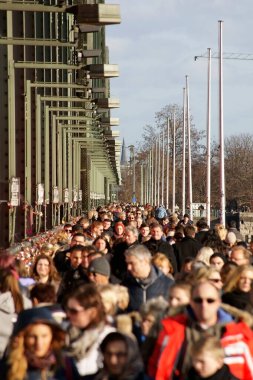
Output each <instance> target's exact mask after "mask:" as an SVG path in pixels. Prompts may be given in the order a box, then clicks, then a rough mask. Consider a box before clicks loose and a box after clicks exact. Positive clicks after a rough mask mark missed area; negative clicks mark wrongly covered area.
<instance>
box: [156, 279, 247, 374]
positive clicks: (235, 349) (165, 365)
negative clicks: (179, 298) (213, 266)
mask: <svg viewBox="0 0 253 380" xmlns="http://www.w3.org/2000/svg"><path fill="white" fill-rule="evenodd" d="M206 335H211V336H216V337H217V338H218V339H220V340H221V343H222V346H223V348H224V351H225V356H226V358H225V363H227V364H228V365H229V367H230V370H231V371H232V373H233V374H234V376H237V377H238V378H239V379H243V380H247V379H252V376H253V374H252V364H253V360H252V353H253V345H252V339H253V332H252V330H251V329H250V327H249V326H248V325H247V324H246V323H245V322H242V321H240V322H238V323H237V322H234V321H233V319H232V316H231V315H230V314H228V313H227V312H225V311H224V309H222V308H221V298H220V293H219V291H218V289H217V288H216V287H215V286H214V285H213V284H212V283H210V282H200V283H198V284H197V285H196V286H194V287H193V289H192V292H191V301H190V306H188V307H187V308H186V309H185V312H184V313H182V314H178V315H176V316H173V317H168V318H166V319H165V320H164V321H163V330H162V331H161V333H160V335H159V338H158V340H157V342H156V346H155V349H154V352H153V355H152V357H151V359H150V362H149V375H151V377H154V375H155V373H156V376H155V378H156V380H165V379H166V380H169V379H173V378H174V377H173V376H174V375H175V374H177V376H178V378H179V379H181V378H185V376H186V374H187V372H188V370H189V368H190V367H191V364H192V363H191V359H190V351H191V345H192V343H194V342H196V341H198V340H199V339H200V338H202V337H204V336H206Z"/></svg>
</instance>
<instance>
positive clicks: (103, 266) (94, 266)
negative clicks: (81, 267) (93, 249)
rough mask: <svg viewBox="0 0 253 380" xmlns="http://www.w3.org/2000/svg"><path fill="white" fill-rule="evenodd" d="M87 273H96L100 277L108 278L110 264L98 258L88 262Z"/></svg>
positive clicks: (102, 258)
mask: <svg viewBox="0 0 253 380" xmlns="http://www.w3.org/2000/svg"><path fill="white" fill-rule="evenodd" d="M88 272H90V273H98V274H101V275H102V276H106V277H110V274H111V268H110V264H109V263H108V261H107V260H106V259H105V258H104V257H98V258H97V259H94V260H92V261H91V262H90V265H89V267H88Z"/></svg>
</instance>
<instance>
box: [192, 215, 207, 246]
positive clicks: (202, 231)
mask: <svg viewBox="0 0 253 380" xmlns="http://www.w3.org/2000/svg"><path fill="white" fill-rule="evenodd" d="M196 226H197V228H198V232H197V233H196V235H195V239H196V240H198V241H199V242H200V243H201V244H203V243H204V241H205V239H206V238H207V235H208V232H209V227H208V224H207V222H206V220H205V218H201V219H199V220H198V221H197V223H196Z"/></svg>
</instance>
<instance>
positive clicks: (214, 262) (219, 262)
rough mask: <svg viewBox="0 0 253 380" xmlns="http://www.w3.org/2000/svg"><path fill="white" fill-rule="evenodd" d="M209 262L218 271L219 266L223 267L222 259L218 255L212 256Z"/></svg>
mask: <svg viewBox="0 0 253 380" xmlns="http://www.w3.org/2000/svg"><path fill="white" fill-rule="evenodd" d="M210 264H211V265H212V266H213V267H214V268H216V269H217V270H218V271H220V270H221V268H222V267H223V265H224V261H223V260H222V259H221V258H220V257H214V258H212V260H211V261H210Z"/></svg>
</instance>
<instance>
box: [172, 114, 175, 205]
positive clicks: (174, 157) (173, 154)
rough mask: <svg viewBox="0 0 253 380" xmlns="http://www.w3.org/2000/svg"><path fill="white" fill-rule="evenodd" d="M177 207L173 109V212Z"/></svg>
mask: <svg viewBox="0 0 253 380" xmlns="http://www.w3.org/2000/svg"><path fill="white" fill-rule="evenodd" d="M175 207H176V116H175V110H174V111H173V178H172V212H175Z"/></svg>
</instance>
